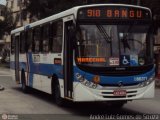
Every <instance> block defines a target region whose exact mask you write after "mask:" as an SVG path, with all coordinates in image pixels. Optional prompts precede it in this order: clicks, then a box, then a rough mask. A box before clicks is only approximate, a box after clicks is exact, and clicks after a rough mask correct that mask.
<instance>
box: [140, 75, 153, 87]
mask: <svg viewBox="0 0 160 120" xmlns="http://www.w3.org/2000/svg"><path fill="white" fill-rule="evenodd" d="M153 80H154V76H153V77H150V78H149V79H148V80H147V81H145V82H142V83H140V84H139V86H140V87H145V86H147V85H149V84H150V83H151V82H152V81H153Z"/></svg>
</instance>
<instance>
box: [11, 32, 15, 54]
mask: <svg viewBox="0 0 160 120" xmlns="http://www.w3.org/2000/svg"><path fill="white" fill-rule="evenodd" d="M14 53H15V36H14V35H12V36H11V54H14Z"/></svg>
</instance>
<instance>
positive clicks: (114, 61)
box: [109, 57, 119, 66]
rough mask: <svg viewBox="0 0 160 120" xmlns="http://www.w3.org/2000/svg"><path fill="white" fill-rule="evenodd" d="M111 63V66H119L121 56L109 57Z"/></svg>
mask: <svg viewBox="0 0 160 120" xmlns="http://www.w3.org/2000/svg"><path fill="white" fill-rule="evenodd" d="M109 65H110V66H119V58H114V57H112V58H109Z"/></svg>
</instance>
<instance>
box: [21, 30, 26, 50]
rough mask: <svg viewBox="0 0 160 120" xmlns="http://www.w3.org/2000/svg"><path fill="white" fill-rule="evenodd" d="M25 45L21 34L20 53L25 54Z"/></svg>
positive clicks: (23, 36)
mask: <svg viewBox="0 0 160 120" xmlns="http://www.w3.org/2000/svg"><path fill="white" fill-rule="evenodd" d="M25 44H26V41H25V34H24V32H22V33H21V34H20V53H25Z"/></svg>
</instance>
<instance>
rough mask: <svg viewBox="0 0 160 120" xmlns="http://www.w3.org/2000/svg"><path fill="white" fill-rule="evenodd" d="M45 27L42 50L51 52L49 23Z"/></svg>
mask: <svg viewBox="0 0 160 120" xmlns="http://www.w3.org/2000/svg"><path fill="white" fill-rule="evenodd" d="M42 29H43V37H42V38H43V39H42V52H43V53H46V52H49V24H47V25H44V26H43V27H42Z"/></svg>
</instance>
